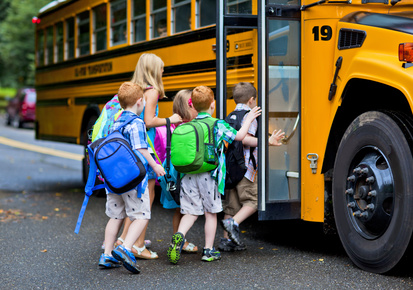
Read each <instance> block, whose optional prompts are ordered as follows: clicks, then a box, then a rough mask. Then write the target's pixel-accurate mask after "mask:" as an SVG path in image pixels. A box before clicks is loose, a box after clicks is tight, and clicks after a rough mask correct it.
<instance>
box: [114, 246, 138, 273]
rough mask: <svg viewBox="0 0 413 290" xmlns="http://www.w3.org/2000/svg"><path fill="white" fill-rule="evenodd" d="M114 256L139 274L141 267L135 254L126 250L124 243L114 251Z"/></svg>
mask: <svg viewBox="0 0 413 290" xmlns="http://www.w3.org/2000/svg"><path fill="white" fill-rule="evenodd" d="M112 256H113V257H114V258H115V259H116V260H118V261H121V262H122V263H123V266H124V267H125V268H126V269H127V270H128V271H131V272H132V273H134V274H139V273H140V272H141V269H140V268H139V266H138V264H136V259H135V256H134V255H133V253H132V252H131V251H128V250H126V248H125V247H124V246H123V245H119V246H117V247H116V249H114V250H113V251H112Z"/></svg>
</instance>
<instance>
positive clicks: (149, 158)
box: [138, 148, 165, 176]
mask: <svg viewBox="0 0 413 290" xmlns="http://www.w3.org/2000/svg"><path fill="white" fill-rule="evenodd" d="M138 151H139V152H140V153H141V154H142V155H143V157H145V159H146V160H147V161H148V164H149V166H150V167H152V169H153V171H155V173H156V176H164V175H165V170H164V169H163V167H162V165H160V164H158V163H156V162H155V160H154V159H153V158H152V156H151V153H149V151H148V149H146V148H145V149H144V148H141V149H138Z"/></svg>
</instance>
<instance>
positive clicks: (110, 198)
mask: <svg viewBox="0 0 413 290" xmlns="http://www.w3.org/2000/svg"><path fill="white" fill-rule="evenodd" d="M106 193H107V194H106V215H107V216H108V217H109V218H111V219H124V218H126V217H129V218H130V219H131V220H132V221H133V220H135V219H139V220H149V219H151V203H150V200H149V190H148V188H146V189H145V193H144V194H142V197H141V198H138V192H137V191H136V190H131V191H128V192H125V193H123V194H115V193H108V192H106Z"/></svg>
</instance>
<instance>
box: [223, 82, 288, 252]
mask: <svg viewBox="0 0 413 290" xmlns="http://www.w3.org/2000/svg"><path fill="white" fill-rule="evenodd" d="M232 96H233V98H234V101H235V103H236V104H237V106H236V107H235V110H234V111H243V110H245V111H250V110H251V108H254V107H255V106H256V105H257V91H256V89H255V88H254V86H253V85H252V84H250V83H247V82H240V83H238V84H236V85H235V87H234V88H233V90H232ZM249 114H250V113H246V114H245V115H244V119H243V120H242V121H241V124H242V125H243V124H245V121H246V119H247V117H248V115H249ZM257 126H258V122H257V120H253V122H252V123H251V126H249V129H248V134H247V136H246V137H245V138H244V140H243V141H242V143H243V146H244V159H245V166H246V167H247V171H246V172H245V175H244V177H243V179H242V180H241V181H240V182H239V183H238V184H237V185H236V187H235V188H233V189H228V190H225V197H226V199H225V201H223V206H224V213H225V216H224V220H222V221H221V225H222V226H223V228H224V237H223V238H221V241H220V243H219V245H218V249H219V250H221V251H224V252H231V251H242V250H245V249H246V247H245V245H244V244H243V243H242V242H241V241H240V237H239V224H241V223H242V222H243V221H244V220H246V219H247V218H248V217H250V216H251V215H252V214H254V213H255V212H256V211H257V205H258V188H257V180H256V179H257V178H256V177H257V167H256V164H257V145H258V140H257V138H256V137H255V135H256V134H255V133H256V132H257ZM284 136H285V133H284V132H281V130H278V131H276V130H274V132H273V133H272V135H271V137H270V138H269V140H268V143H269V145H271V146H280V145H281V144H282V143H280V140H281V139H282V138H283V137H284ZM251 147H255V149H254V150H253V151H252V155H253V156H250V155H251V150H250V148H251Z"/></svg>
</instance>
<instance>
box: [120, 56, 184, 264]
mask: <svg viewBox="0 0 413 290" xmlns="http://www.w3.org/2000/svg"><path fill="white" fill-rule="evenodd" d="M163 69H164V63H163V61H162V59H161V58H160V57H158V56H156V55H155V54H153V53H144V54H142V55H141V57H140V58H139V60H138V63H137V64H136V68H135V73H134V74H133V77H132V79H131V82H133V83H135V84H137V85H139V86H140V87H141V88H142V89H143V91H144V93H143V106H144V108H143V111H142V112H141V113H140V117H141V119H143V120H144V121H145V125H146V128H147V129H148V131H147V134H148V139H150V140H148V142H149V141H151V142H152V144H154V141H155V133H156V129H155V127H159V126H164V125H166V119H165V118H159V117H158V111H159V108H158V100H159V99H162V98H164V97H165V92H164V88H163V82H162V73H163ZM169 120H170V121H171V124H176V123H180V122H182V118H181V117H180V116H179V115H178V114H173V115H172V116H171V117H169ZM148 150H149V152H150V153H151V156H152V159H154V160H155V154H154V152H152V149H151V147H148ZM148 179H149V181H148V189H149V197H150V204H151V207H152V203H153V201H154V199H155V181H156V174H155V173H154V172H153V171H152V170H151V169H150V168H149V170H148ZM129 225H130V221H129V220H128V219H126V220H125V224H124V227H123V232H122V234H121V236H120V238H118V241H117V244H121V243H122V241H123V240H124V239H125V235H126V232H127V230H128V227H129ZM146 228H147V227H145V229H144V231H143V232H142V235H141V236H140V237H139V238H138V240H137V241H136V243H135V244H134V247H133V249H132V251H133V252H134V255H135V257H137V258H140V259H146V260H152V259H157V258H158V254H157V253H156V252H152V251H151V250H148V249H146V247H145V241H144V240H145V234H146Z"/></svg>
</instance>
